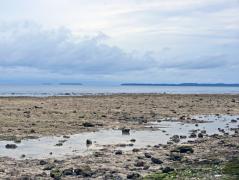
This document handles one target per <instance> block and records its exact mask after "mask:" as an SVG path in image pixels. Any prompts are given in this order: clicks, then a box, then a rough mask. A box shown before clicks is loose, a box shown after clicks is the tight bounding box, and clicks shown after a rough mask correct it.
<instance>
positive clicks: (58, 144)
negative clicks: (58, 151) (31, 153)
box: [55, 142, 63, 146]
mask: <svg viewBox="0 0 239 180" xmlns="http://www.w3.org/2000/svg"><path fill="white" fill-rule="evenodd" d="M55 146H63V143H61V142H59V143H57V144H55Z"/></svg>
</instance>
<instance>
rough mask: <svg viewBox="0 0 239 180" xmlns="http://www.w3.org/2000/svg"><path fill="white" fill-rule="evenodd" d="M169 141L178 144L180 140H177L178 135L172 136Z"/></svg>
mask: <svg viewBox="0 0 239 180" xmlns="http://www.w3.org/2000/svg"><path fill="white" fill-rule="evenodd" d="M170 139H171V141H173V142H175V143H179V142H180V139H179V136H178V135H174V136H172V137H171V138H170Z"/></svg>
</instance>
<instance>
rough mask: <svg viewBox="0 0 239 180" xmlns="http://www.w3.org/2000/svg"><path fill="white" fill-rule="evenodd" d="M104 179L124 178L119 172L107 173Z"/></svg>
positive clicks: (116, 179)
mask: <svg viewBox="0 0 239 180" xmlns="http://www.w3.org/2000/svg"><path fill="white" fill-rule="evenodd" d="M103 180H123V178H122V177H121V176H120V175H118V174H112V173H110V174H106V175H105V176H104V178H103Z"/></svg>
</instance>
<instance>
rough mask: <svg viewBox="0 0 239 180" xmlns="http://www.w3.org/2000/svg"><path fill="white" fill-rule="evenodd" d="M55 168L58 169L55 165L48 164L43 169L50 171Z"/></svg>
mask: <svg viewBox="0 0 239 180" xmlns="http://www.w3.org/2000/svg"><path fill="white" fill-rule="evenodd" d="M55 167H56V165H55V164H47V165H46V166H45V167H44V168H43V170H45V171H49V170H52V169H54V168H55Z"/></svg>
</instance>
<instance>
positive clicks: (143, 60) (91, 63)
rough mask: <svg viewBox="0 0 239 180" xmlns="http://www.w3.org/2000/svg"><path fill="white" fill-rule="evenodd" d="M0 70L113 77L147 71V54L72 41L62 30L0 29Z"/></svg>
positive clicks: (98, 39) (97, 40)
mask: <svg viewBox="0 0 239 180" xmlns="http://www.w3.org/2000/svg"><path fill="white" fill-rule="evenodd" d="M0 34H1V36H0V37H1V38H0V66H3V67H27V68H31V67H32V68H37V69H40V70H48V71H50V72H54V73H60V74H61V73H66V74H114V73H118V72H125V71H139V70H145V69H147V68H151V67H152V66H154V64H155V61H154V60H153V58H151V57H150V55H148V54H147V53H146V54H144V55H138V54H133V53H126V52H124V51H123V50H121V49H120V48H118V47H114V46H109V45H107V44H105V43H103V41H102V40H104V39H105V38H107V36H106V35H104V34H103V33H99V34H98V35H96V36H94V37H81V38H76V37H74V36H73V35H72V33H71V32H70V31H69V30H67V29H65V28H58V29H55V30H44V29H43V28H42V27H40V26H39V25H36V24H31V23H29V22H28V23H22V24H17V25H16V24H13V25H12V26H9V25H8V26H1V27H0Z"/></svg>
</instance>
